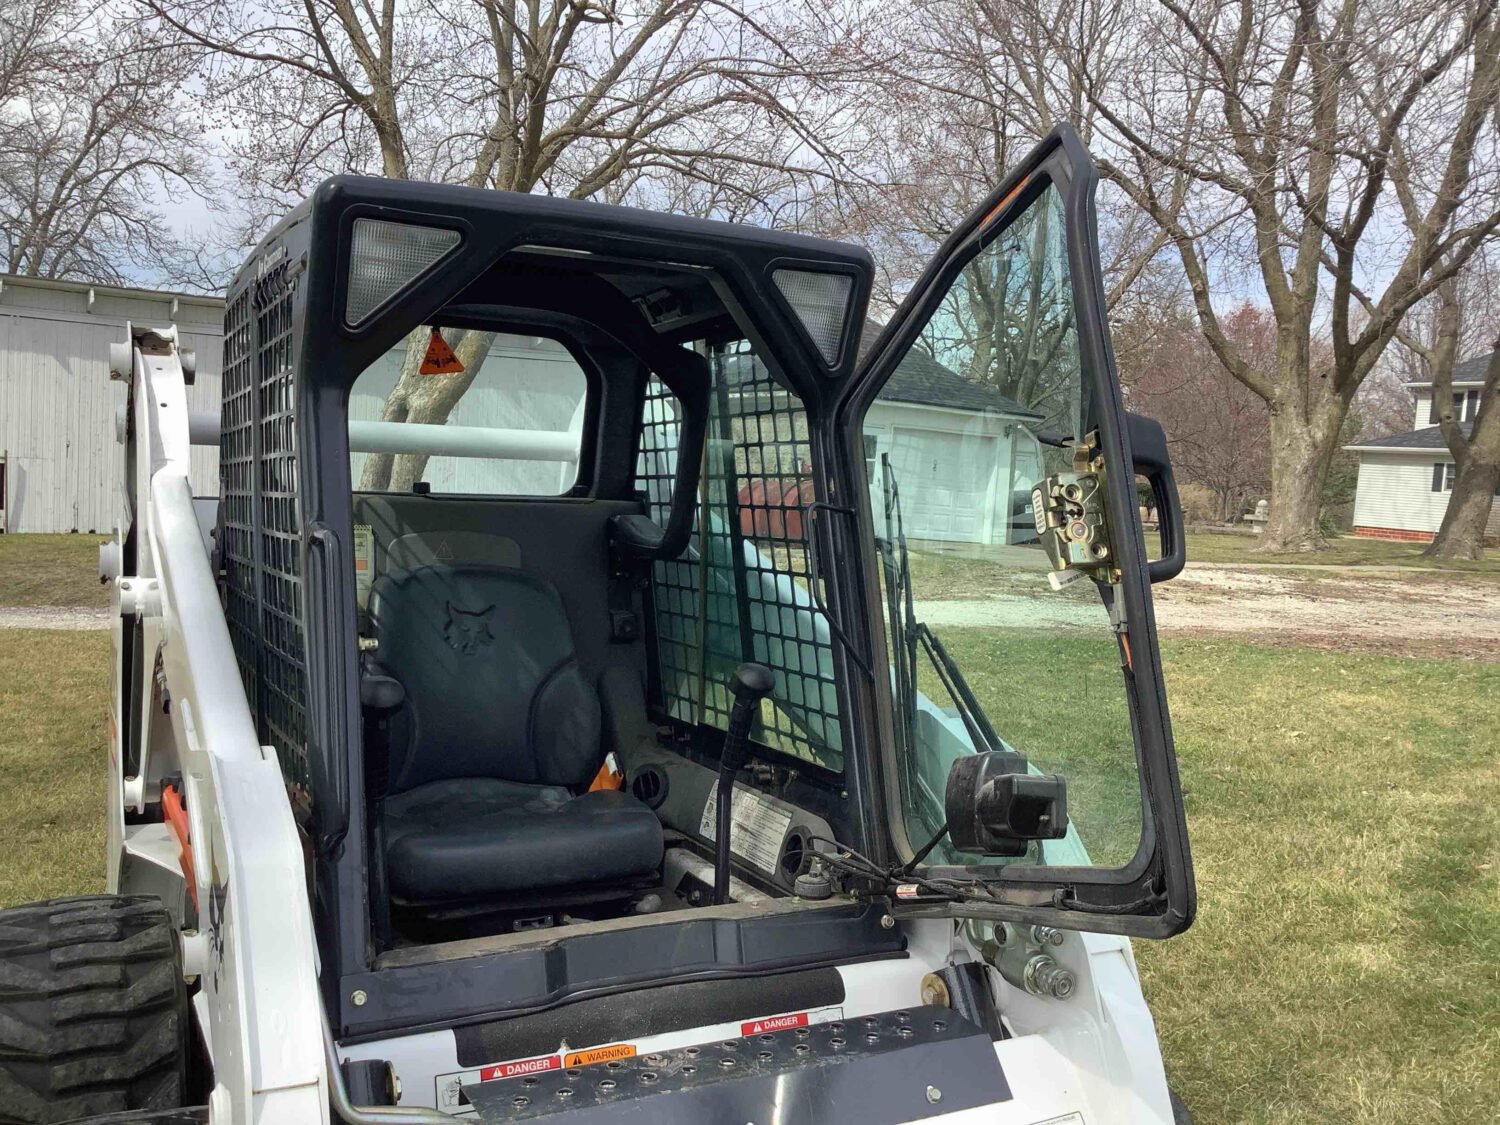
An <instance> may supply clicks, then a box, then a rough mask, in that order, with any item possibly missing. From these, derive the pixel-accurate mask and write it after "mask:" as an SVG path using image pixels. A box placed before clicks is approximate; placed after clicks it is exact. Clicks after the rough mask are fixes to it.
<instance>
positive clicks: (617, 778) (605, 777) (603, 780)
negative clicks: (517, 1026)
mask: <svg viewBox="0 0 1500 1125" xmlns="http://www.w3.org/2000/svg"><path fill="white" fill-rule="evenodd" d="M624 788H625V775H624V774H623V773H621V772H620V770H619V767H618V766H616V765H615V756H614V755H613V754H606V755H605V756H604V762H603V764H601V765H600V766H599V772H598V773H596V774H595V775H594V780H593V781H592V782H591V783H590V784H589V792H590V793H592V792H594V791H595V790H596V789H624ZM569 1065H572V1064H571V1063H570V1064H569Z"/></svg>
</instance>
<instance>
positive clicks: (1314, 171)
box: [954, 0, 1500, 551]
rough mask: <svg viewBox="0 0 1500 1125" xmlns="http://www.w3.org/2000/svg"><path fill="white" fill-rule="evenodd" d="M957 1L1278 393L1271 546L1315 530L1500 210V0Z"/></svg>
mask: <svg viewBox="0 0 1500 1125" xmlns="http://www.w3.org/2000/svg"><path fill="white" fill-rule="evenodd" d="M954 7H956V8H958V9H960V11H961V13H962V14H960V15H958V16H956V17H954V19H955V20H957V21H962V20H964V19H965V18H967V15H968V13H971V12H974V11H978V12H981V13H983V16H984V18H985V19H986V20H987V21H988V26H989V30H988V32H987V34H986V38H985V43H986V44H987V45H988V47H989V49H990V50H991V51H992V52H995V53H998V54H1001V55H1003V56H1005V57H1006V59H1007V62H1006V63H1005V64H1004V65H1003V66H1000V65H994V66H991V70H992V72H994V73H998V74H1004V75H1006V76H1008V77H1007V81H1006V83H1005V85H1004V88H1003V93H1004V95H1005V96H1006V97H1007V98H1009V99H1013V100H1015V101H1016V102H1026V103H1029V104H1032V105H1035V106H1038V107H1041V108H1039V109H1038V110H1037V112H1038V113H1039V114H1040V115H1042V117H1043V119H1044V120H1045V119H1047V118H1049V117H1069V118H1073V119H1075V120H1076V121H1078V122H1079V123H1080V125H1081V126H1082V128H1083V129H1084V130H1085V132H1086V133H1087V134H1088V138H1089V140H1090V142H1091V147H1092V149H1093V152H1094V154H1095V157H1096V159H1097V160H1098V162H1099V164H1100V167H1101V170H1102V171H1103V173H1104V175H1105V176H1107V177H1108V178H1109V179H1110V180H1111V181H1112V182H1113V183H1114V184H1115V185H1117V186H1118V187H1119V188H1120V189H1121V190H1122V191H1124V192H1125V194H1126V195H1127V196H1128V197H1129V198H1130V199H1131V200H1132V201H1134V202H1135V203H1136V204H1137V205H1138V206H1139V207H1140V208H1141V209H1142V210H1143V211H1144V212H1145V213H1146V214H1147V215H1149V216H1150V217H1151V218H1152V219H1153V220H1154V221H1155V223H1156V224H1157V225H1158V226H1159V228H1160V229H1161V231H1162V232H1164V233H1165V234H1166V236H1167V238H1168V240H1169V243H1170V245H1171V247H1172V249H1173V251H1175V254H1176V256H1177V258H1178V259H1179V261H1180V263H1181V266H1182V269H1183V271H1184V273H1185V275H1186V277H1187V280H1188V283H1189V285H1190V288H1191V292H1192V296H1193V300H1194V306H1195V310H1196V313H1197V316H1198V320H1199V324H1200V328H1201V330H1202V332H1203V334H1204V338H1205V339H1206V340H1207V341H1208V344H1209V346H1210V347H1211V348H1212V349H1213V351H1214V354H1215V355H1216V356H1217V357H1218V359H1219V361H1220V363H1222V364H1223V366H1224V367H1225V368H1226V369H1227V370H1228V371H1230V372H1231V373H1232V374H1233V375H1234V377H1235V378H1237V379H1238V380H1240V381H1241V382H1242V383H1244V384H1245V385H1246V386H1247V387H1249V388H1250V389H1251V390H1252V391H1254V392H1255V393H1256V394H1257V395H1259V396H1260V397H1261V398H1263V399H1264V400H1265V401H1266V403H1267V405H1268V407H1269V409H1270V413H1271V423H1270V439H1271V455H1272V474H1271V475H1272V481H1271V521H1270V524H1269V526H1268V527H1267V528H1266V534H1265V537H1264V544H1263V546H1264V548H1265V549H1268V550H1273V551H1276V550H1289V549H1312V548H1317V547H1319V546H1321V544H1322V540H1321V535H1320V533H1319V518H1318V517H1319V501H1320V495H1321V491H1322V484H1323V481H1324V479H1325V478H1326V476H1327V472H1328V468H1329V465H1330V463H1331V461H1332V459H1333V457H1334V454H1335V452H1336V451H1337V449H1338V446H1339V441H1340V432H1341V430H1342V427H1343V423H1344V419H1345V418H1346V416H1347V415H1348V411H1349V405H1350V402H1351V401H1352V399H1353V396H1354V394H1355V392H1356V391H1357V389H1358V388H1359V386H1360V384H1361V383H1362V382H1363V381H1364V379H1365V378H1366V376H1367V375H1368V374H1369V373H1370V371H1372V370H1373V369H1374V366H1375V364H1376V362H1377V361H1378V360H1379V358H1380V356H1381V355H1382V353H1383V352H1384V351H1385V350H1386V348H1387V346H1388V345H1389V343H1390V341H1391V340H1392V339H1393V338H1394V337H1395V334H1396V332H1397V330H1398V328H1399V327H1400V324H1401V321H1402V318H1403V317H1404V316H1405V314H1406V313H1407V311H1408V310H1409V309H1410V308H1411V307H1412V306H1413V305H1414V304H1416V303H1417V302H1418V301H1420V300H1422V299H1423V298H1424V297H1426V296H1427V295H1428V294H1430V293H1432V292H1433V291H1434V290H1435V289H1436V288H1437V286H1438V285H1440V284H1441V283H1442V281H1443V280H1444V279H1445V278H1446V277H1449V276H1452V274H1453V273H1454V272H1455V271H1456V270H1458V269H1460V268H1462V265H1463V263H1464V262H1465V261H1466V260H1467V259H1468V257H1469V256H1470V255H1472V254H1473V253H1474V252H1475V250H1476V249H1477V248H1479V247H1480V246H1481V245H1483V244H1484V242H1485V241H1486V240H1487V239H1488V238H1490V237H1491V235H1492V234H1493V232H1494V231H1495V230H1496V228H1497V226H1500V158H1497V154H1496V135H1495V108H1496V104H1497V97H1500V27H1497V21H1496V19H1495V13H1494V7H1495V5H1494V3H1493V2H1492V0H1447V2H1442V3H1437V4H1426V5H1422V4H1410V3H1407V2H1405V0H1364V2H1361V3H1349V2H1345V3H1340V4H1334V3H1331V2H1327V3H1324V2H1319V0H1279V2H1270V0H1263V2H1258V3H1256V2H1250V0H1244V2H1242V3H1239V4H1231V3H1228V2H1227V0H1133V2H1130V3H1124V4H1116V3H1111V2H1106V0H1024V2H1021V3H1010V2H1005V3H1002V2H1001V0H954ZM1039 44H1040V48H1041V49H1039ZM1403 230H1404V231H1405V235H1404V237H1403V236H1402V235H1401V233H1400V232H1401V231H1403ZM1252 286H1253V287H1255V288H1258V289H1259V291H1260V292H1261V293H1262V294H1263V296H1264V299H1265V300H1266V302H1267V303H1268V305H1269V307H1270V308H1271V311H1272V314H1273V315H1274V316H1275V319H1276V324H1277V336H1276V342H1277V346H1276V350H1275V355H1274V357H1272V360H1271V362H1270V363H1269V364H1267V365H1264V366H1262V365H1258V364H1257V363H1256V362H1255V361H1254V360H1253V359H1252V358H1251V357H1249V356H1247V355H1246V354H1244V353H1243V352H1242V351H1241V350H1240V349H1239V348H1237V347H1236V346H1235V344H1234V342H1233V340H1232V339H1231V338H1230V337H1229V335H1228V334H1227V332H1226V331H1225V328H1224V324H1223V322H1222V318H1221V314H1220V311H1219V310H1220V308H1221V307H1222V305H1223V298H1224V296H1225V295H1226V294H1235V293H1240V294H1243V293H1244V292H1246V290H1247V289H1248V288H1250V287H1252ZM1366 287H1369V288H1370V289H1371V290H1372V291H1370V292H1366V291H1365V288H1366ZM1319 335H1325V336H1326V337H1327V338H1328V340H1329V342H1330V345H1331V346H1330V347H1329V349H1328V351H1327V353H1326V357H1322V358H1319V357H1318V355H1317V352H1318V349H1317V348H1316V347H1315V346H1314V345H1315V341H1316V339H1317V337H1318V336H1319Z"/></svg>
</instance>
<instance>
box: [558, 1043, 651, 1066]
mask: <svg viewBox="0 0 1500 1125" xmlns="http://www.w3.org/2000/svg"><path fill="white" fill-rule="evenodd" d="M634 1057H635V1044H634V1043H611V1044H610V1045H609V1046H608V1047H590V1048H589V1049H588V1050H587V1051H570V1052H569V1053H568V1057H567V1065H568V1066H588V1065H589V1064H590V1063H601V1062H613V1061H614V1060H615V1059H629V1058H634Z"/></svg>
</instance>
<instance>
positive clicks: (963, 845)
mask: <svg viewBox="0 0 1500 1125" xmlns="http://www.w3.org/2000/svg"><path fill="white" fill-rule="evenodd" d="M943 810H944V812H945V813H946V814H947V817H948V836H949V839H950V840H951V841H952V843H953V846H954V847H955V848H957V849H958V850H959V851H961V852H967V853H968V854H970V855H984V856H1020V855H1025V854H1026V846H1027V844H1028V843H1029V842H1030V841H1032V840H1058V839H1061V838H1062V837H1064V836H1066V835H1067V834H1068V783H1067V782H1066V781H1065V780H1064V779H1063V778H1061V777H1059V776H1057V775H1055V774H1039V773H1032V772H1030V767H1029V766H1028V764H1027V761H1026V755H1024V754H1016V753H1013V752H1011V751H1008V750H989V751H985V752H984V753H981V754H972V755H968V756H965V757H962V758H958V759H956V760H955V761H954V763H953V765H952V766H951V767H949V770H948V785H947V790H946V792H945V793H944V796H943Z"/></svg>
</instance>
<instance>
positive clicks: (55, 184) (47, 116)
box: [0, 0, 207, 282]
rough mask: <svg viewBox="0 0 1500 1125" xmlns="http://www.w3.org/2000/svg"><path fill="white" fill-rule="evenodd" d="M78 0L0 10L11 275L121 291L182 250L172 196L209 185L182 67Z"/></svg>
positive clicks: (38, 1)
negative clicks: (170, 212)
mask: <svg viewBox="0 0 1500 1125" xmlns="http://www.w3.org/2000/svg"><path fill="white" fill-rule="evenodd" d="M145 48H146V44H143V43H141V42H140V41H139V40H137V39H135V38H133V37H132V35H131V32H130V29H129V28H128V27H124V26H121V25H118V24H117V23H116V22H115V21H113V20H111V19H110V18H109V17H108V16H107V14H101V13H98V12H96V11H94V10H93V9H89V8H85V7H84V6H83V5H82V4H78V3H66V2H64V3H57V2H49V0H4V2H3V3H0V231H3V238H4V241H3V244H0V253H3V254H4V268H6V269H8V270H10V271H11V272H14V273H19V274H24V275H27V276H32V277H62V278H80V279H87V280H91V281H93V280H98V281H115V282H122V281H126V280H131V279H137V278H139V277H140V275H141V274H143V273H146V274H150V273H153V272H159V270H158V267H159V266H160V265H161V263H162V262H163V261H165V260H167V259H169V258H170V257H172V255H173V253H174V251H175V250H176V248H177V241H176V239H175V238H174V237H173V235H172V234H171V232H170V229H169V228H168V226H167V224H166V223H165V222H164V220H163V216H162V206H161V204H162V201H163V197H164V196H168V195H171V194H173V193H180V192H188V191H193V190H195V189H196V188H197V187H198V186H200V185H201V184H203V183H204V182H205V181H206V179H207V170H206V168H205V166H204V163H203V161H202V159H201V157H200V156H199V153H198V143H199V140H200V133H201V130H200V127H199V126H198V125H197V124H196V123H195V122H193V121H192V120H190V118H189V117H188V115H187V114H186V112H185V110H184V108H183V105H182V101H181V97H180V92H181V86H180V83H181V74H180V65H179V64H180V60H178V59H175V58H174V57H172V55H171V54H170V52H160V51H154V50H150V51H148V50H147V49H145Z"/></svg>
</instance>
